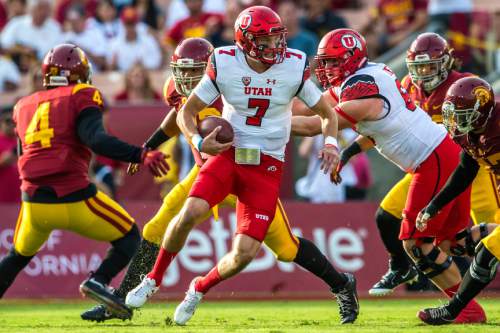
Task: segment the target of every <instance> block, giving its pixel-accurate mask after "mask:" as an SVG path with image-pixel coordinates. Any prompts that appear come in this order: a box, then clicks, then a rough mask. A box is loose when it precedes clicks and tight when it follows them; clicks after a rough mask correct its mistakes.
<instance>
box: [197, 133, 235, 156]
mask: <svg viewBox="0 0 500 333" xmlns="http://www.w3.org/2000/svg"><path fill="white" fill-rule="evenodd" d="M221 129H222V127H221V126H217V127H216V128H215V129H214V130H213V131H212V132H211V133H210V134H209V135H207V136H206V137H204V138H203V141H202V142H201V147H200V152H203V153H206V154H209V155H213V156H215V155H217V154H219V153H222V152H223V151H225V150H228V149H229V148H231V146H232V145H233V141H230V142H227V143H220V142H219V141H217V133H219V132H220V131H221Z"/></svg>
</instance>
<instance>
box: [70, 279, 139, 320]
mask: <svg viewBox="0 0 500 333" xmlns="http://www.w3.org/2000/svg"><path fill="white" fill-rule="evenodd" d="M80 292H81V293H82V294H83V295H85V296H87V297H90V298H93V299H94V300H96V301H98V302H99V303H103V304H104V305H105V306H106V307H107V309H108V311H109V312H110V313H112V314H113V315H114V316H115V317H116V318H120V319H123V320H125V319H131V318H132V310H131V309H129V308H128V307H127V306H126V305H125V303H124V302H123V300H122V299H120V298H119V297H118V296H115V295H113V293H112V291H111V290H109V289H108V287H106V285H104V284H102V283H100V282H98V281H96V280H95V279H93V278H89V279H87V280H85V281H83V282H82V284H81V285H80Z"/></svg>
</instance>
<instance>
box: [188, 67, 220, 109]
mask: <svg viewBox="0 0 500 333" xmlns="http://www.w3.org/2000/svg"><path fill="white" fill-rule="evenodd" d="M193 93H194V94H196V96H198V98H199V99H201V100H202V101H203V103H205V104H207V105H210V104H212V102H213V101H215V100H216V99H217V97H219V95H220V93H219V90H218V89H217V87H216V86H215V84H214V83H213V81H212V79H211V78H210V77H209V76H208V75H207V74H205V75H203V78H202V79H201V81H200V83H198V85H197V86H196V88H194V91H193Z"/></svg>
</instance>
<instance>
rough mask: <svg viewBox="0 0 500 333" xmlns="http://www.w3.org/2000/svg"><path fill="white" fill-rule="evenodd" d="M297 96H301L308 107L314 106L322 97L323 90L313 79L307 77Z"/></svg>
mask: <svg viewBox="0 0 500 333" xmlns="http://www.w3.org/2000/svg"><path fill="white" fill-rule="evenodd" d="M297 97H299V98H300V99H301V100H302V101H303V102H304V103H305V104H306V105H307V106H308V107H313V106H315V105H316V104H317V103H318V102H319V99H320V98H321V90H319V88H318V87H317V86H316V85H315V84H314V82H312V81H311V79H307V80H306V81H304V85H303V86H302V88H301V89H300V91H299V93H298V94H297Z"/></svg>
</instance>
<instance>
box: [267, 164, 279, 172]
mask: <svg viewBox="0 0 500 333" xmlns="http://www.w3.org/2000/svg"><path fill="white" fill-rule="evenodd" d="M276 170H278V168H277V167H276V166H275V165H271V166H270V167H268V168H267V171H270V172H274V171H276Z"/></svg>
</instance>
